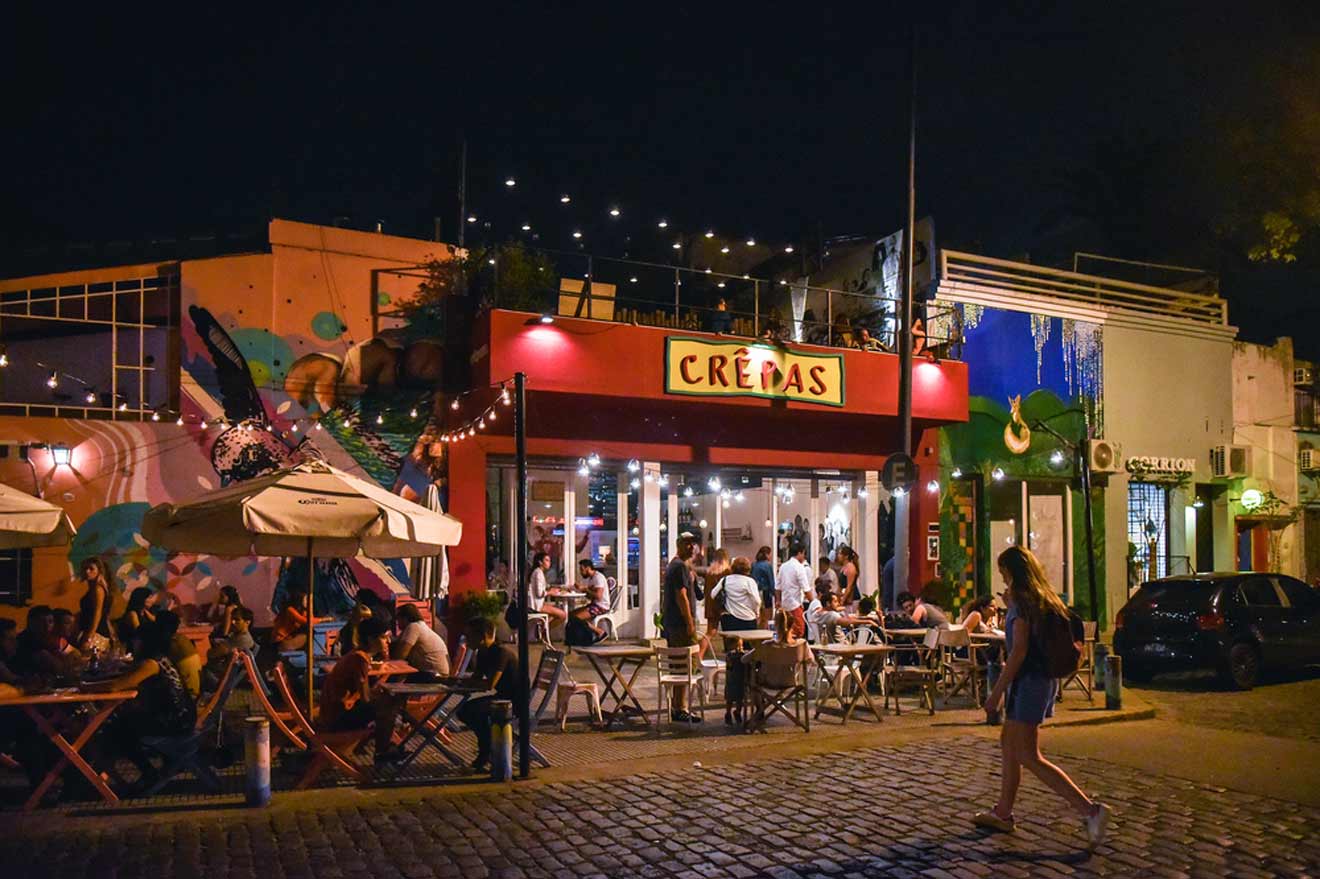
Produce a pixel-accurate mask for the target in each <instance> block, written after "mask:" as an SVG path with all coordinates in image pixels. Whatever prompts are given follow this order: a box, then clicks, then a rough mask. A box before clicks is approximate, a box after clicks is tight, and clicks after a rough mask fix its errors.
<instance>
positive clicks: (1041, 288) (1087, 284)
mask: <svg viewBox="0 0 1320 879" xmlns="http://www.w3.org/2000/svg"><path fill="white" fill-rule="evenodd" d="M939 277H940V287H941V288H942V289H947V288H949V287H957V286H959V285H967V286H970V287H977V288H982V289H991V290H995V291H1002V292H1006V293H1026V294H1030V295H1034V296H1048V297H1050V298H1052V299H1061V300H1065V301H1069V302H1075V303H1078V304H1083V305H1091V306H1096V307H1099V308H1103V309H1112V310H1119V311H1128V312H1135V313H1138V314H1145V315H1151V316H1155V317H1166V318H1167V317H1173V318H1180V319H1182V320H1189V321H1195V322H1197V323H1202V324H1209V325H1214V326H1227V324H1228V303H1227V302H1226V301H1225V300H1223V299H1221V298H1220V297H1218V296H1208V295H1205V294H1201V293H1187V292H1184V291H1182V290H1174V289H1171V288H1168V287H1152V286H1148V285H1146V284H1134V283H1131V282H1129V281H1118V280H1114V279H1112V278H1102V277H1099V276H1098V275H1084V274H1080V273H1078V272H1069V271H1065V270H1063V269H1052V268H1048V267H1046V266H1034V265H1029V264H1027V263H1020V262H1012V261H1010V260H1004V259H994V258H992V257H988V256H977V255H975V254H971V253H962V252H959V251H956V250H941V251H940V274H939Z"/></svg>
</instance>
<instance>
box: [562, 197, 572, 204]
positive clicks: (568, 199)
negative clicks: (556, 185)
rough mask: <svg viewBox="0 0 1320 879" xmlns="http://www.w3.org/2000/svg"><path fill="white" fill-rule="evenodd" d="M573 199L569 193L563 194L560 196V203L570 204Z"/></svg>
mask: <svg viewBox="0 0 1320 879" xmlns="http://www.w3.org/2000/svg"><path fill="white" fill-rule="evenodd" d="M572 200H573V199H571V198H569V197H568V196H567V195H561V196H559V203H560V204H568V203H569V202H570V201H572Z"/></svg>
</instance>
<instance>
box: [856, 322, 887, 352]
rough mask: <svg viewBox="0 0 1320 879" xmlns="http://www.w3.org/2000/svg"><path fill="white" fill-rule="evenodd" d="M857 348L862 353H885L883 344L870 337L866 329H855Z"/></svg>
mask: <svg viewBox="0 0 1320 879" xmlns="http://www.w3.org/2000/svg"><path fill="white" fill-rule="evenodd" d="M857 347H858V348H861V349H862V350H863V351H885V350H887V349H886V348H885V346H884V344H883V343H882V342H881V341H880V340H879V339H877V338H876V337H875V336H872V335H871V331H870V330H868V329H867V328H866V327H858V328H857Z"/></svg>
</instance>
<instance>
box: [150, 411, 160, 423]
mask: <svg viewBox="0 0 1320 879" xmlns="http://www.w3.org/2000/svg"><path fill="white" fill-rule="evenodd" d="M151 420H152V421H160V413H159V412H152V413H151Z"/></svg>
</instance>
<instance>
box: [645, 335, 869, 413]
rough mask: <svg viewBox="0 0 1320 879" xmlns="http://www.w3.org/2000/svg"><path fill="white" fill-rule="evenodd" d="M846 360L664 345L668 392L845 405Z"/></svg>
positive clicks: (746, 348)
mask: <svg viewBox="0 0 1320 879" xmlns="http://www.w3.org/2000/svg"><path fill="white" fill-rule="evenodd" d="M843 385H844V382H843V355H841V354H804V353H802V352H798V351H788V350H786V349H784V348H779V347H776V346H773V345H762V344H749V343H742V342H708V341H706V340H704V339H685V338H680V337H670V338H668V339H666V340H665V393H667V394H690V395H696V396H703V397H767V398H770V399H777V400H797V401H800V402H803V403H819V404H821V405H823V406H843V402H844V386H843Z"/></svg>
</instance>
